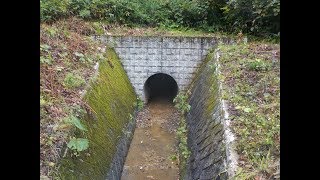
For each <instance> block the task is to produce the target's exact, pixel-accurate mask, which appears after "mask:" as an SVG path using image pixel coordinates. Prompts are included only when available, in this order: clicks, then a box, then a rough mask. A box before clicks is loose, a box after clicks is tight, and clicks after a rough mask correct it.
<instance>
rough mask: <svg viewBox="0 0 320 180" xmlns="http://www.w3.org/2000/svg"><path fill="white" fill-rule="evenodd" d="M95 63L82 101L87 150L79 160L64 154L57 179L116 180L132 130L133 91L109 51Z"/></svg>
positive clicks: (119, 174) (76, 133)
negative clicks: (85, 110) (95, 70)
mask: <svg viewBox="0 0 320 180" xmlns="http://www.w3.org/2000/svg"><path fill="white" fill-rule="evenodd" d="M106 55H107V58H106V59H105V60H103V61H100V63H99V70H98V71H99V74H98V75H97V77H96V78H95V80H94V81H93V82H91V85H90V88H89V89H88V91H87V93H86V95H85V97H84V100H85V102H86V103H87V104H88V105H89V107H90V113H87V115H86V117H85V118H84V119H83V120H82V122H83V123H84V124H85V125H86V127H87V129H88V131H87V132H75V136H76V137H82V138H87V139H88V140H89V149H88V150H86V151H85V152H81V155H80V156H79V157H74V156H71V153H70V151H69V153H67V155H66V157H65V158H63V159H62V160H61V163H60V168H59V172H60V178H61V179H68V180H72V179H76V180H80V179H94V180H105V179H120V176H121V171H122V168H123V164H124V160H125V157H126V154H127V151H128V147H129V144H130V142H131V138H132V134H133V130H134V126H135V121H134V118H135V105H134V103H135V101H136V97H137V96H136V94H135V92H134V89H133V87H132V85H131V83H130V81H129V79H128V77H127V75H126V73H125V71H124V69H123V67H122V65H121V63H120V61H119V58H118V56H117V54H116V52H115V51H114V50H113V49H107V50H106Z"/></svg>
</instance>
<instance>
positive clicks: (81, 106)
mask: <svg viewBox="0 0 320 180" xmlns="http://www.w3.org/2000/svg"><path fill="white" fill-rule="evenodd" d="M94 33H95V29H94V28H93V27H92V26H91V25H90V24H89V23H88V22H84V21H83V20H79V19H76V18H70V19H67V20H63V21H57V22H55V23H53V24H46V23H42V24H41V26H40V120H41V121H40V177H41V178H42V179H51V178H52V175H53V173H54V171H55V170H56V169H57V163H58V160H59V159H60V158H61V157H62V156H64V153H63V151H64V147H65V146H66V145H67V147H68V148H69V149H70V150H71V151H72V152H73V154H74V155H76V156H78V155H79V154H80V153H81V152H82V151H85V150H86V149H87V148H88V147H89V146H90V143H89V142H88V140H86V139H85V138H80V137H77V136H74V135H72V136H71V135H70V134H72V133H70V132H72V131H74V130H76V129H78V130H79V131H80V132H82V133H86V127H85V126H84V125H83V123H82V122H81V120H80V119H81V118H82V117H83V115H84V113H85V112H86V108H87V107H88V106H87V104H86V103H85V102H83V101H82V100H81V99H82V95H83V94H84V92H85V84H86V83H87V82H89V79H90V78H91V76H92V75H93V74H94V71H95V70H94V68H93V66H94V64H95V63H96V62H98V61H99V60H100V59H102V57H103V53H102V51H101V50H99V49H102V48H103V47H102V46H101V47H100V45H99V44H98V43H96V42H94V41H92V40H91V39H90V38H88V37H87V35H90V34H94Z"/></svg>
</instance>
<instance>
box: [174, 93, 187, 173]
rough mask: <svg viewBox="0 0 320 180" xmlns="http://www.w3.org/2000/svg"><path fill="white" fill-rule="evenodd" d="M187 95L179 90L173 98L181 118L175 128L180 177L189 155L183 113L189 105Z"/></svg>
mask: <svg viewBox="0 0 320 180" xmlns="http://www.w3.org/2000/svg"><path fill="white" fill-rule="evenodd" d="M187 100H188V96H187V95H186V94H184V93H182V92H180V93H179V94H178V95H177V96H176V97H175V98H174V100H173V102H174V103H175V107H176V108H177V109H178V110H179V111H180V113H181V118H180V122H179V128H178V129H177V132H176V133H177V138H178V141H179V154H178V159H179V166H180V167H179V169H180V177H181V178H183V177H184V176H185V171H186V164H187V161H188V159H189V157H190V155H191V151H190V150H189V148H188V145H187V139H188V138H187V133H188V132H187V123H186V119H185V113H187V112H188V111H189V110H190V108H191V106H190V105H189V104H188V101H187ZM171 159H176V156H172V157H171Z"/></svg>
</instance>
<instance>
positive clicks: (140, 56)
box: [61, 37, 237, 180]
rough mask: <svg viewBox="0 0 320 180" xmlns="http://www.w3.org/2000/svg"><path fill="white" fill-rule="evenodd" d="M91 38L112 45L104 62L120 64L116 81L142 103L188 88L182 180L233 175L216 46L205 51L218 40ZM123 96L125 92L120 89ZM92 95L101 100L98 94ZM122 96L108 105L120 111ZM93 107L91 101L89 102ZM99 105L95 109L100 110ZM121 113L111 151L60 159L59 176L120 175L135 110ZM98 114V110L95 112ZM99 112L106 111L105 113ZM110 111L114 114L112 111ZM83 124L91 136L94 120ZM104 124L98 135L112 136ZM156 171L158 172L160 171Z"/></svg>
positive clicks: (104, 145) (113, 177)
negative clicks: (186, 150)
mask: <svg viewBox="0 0 320 180" xmlns="http://www.w3.org/2000/svg"><path fill="white" fill-rule="evenodd" d="M95 39H96V40H100V41H102V42H103V43H106V46H107V47H110V46H112V47H113V49H114V50H115V51H114V53H113V55H112V56H114V55H115V52H116V54H117V55H116V56H117V58H113V59H112V60H110V59H107V60H106V61H109V64H110V62H111V63H117V62H113V61H119V62H121V64H122V67H121V68H122V71H123V72H121V73H124V75H123V74H122V75H117V76H116V77H118V80H119V78H124V79H128V80H130V84H131V85H130V86H131V88H133V89H134V90H135V93H136V94H137V95H138V96H139V97H140V98H141V99H143V100H145V102H147V101H148V100H149V99H152V98H156V97H163V96H167V97H168V98H169V99H171V100H172V99H173V98H174V96H176V95H177V93H178V91H180V92H181V91H184V92H186V91H189V92H190V95H189V104H190V105H191V110H190V111H189V112H188V113H187V115H186V122H187V129H188V134H187V136H188V147H189V148H190V150H191V156H190V158H189V160H188V162H187V166H186V169H185V175H184V177H183V178H184V179H187V180H189V179H190V180H191V179H230V178H231V177H232V176H233V175H234V173H235V169H236V161H237V156H236V154H235V152H234V150H233V147H232V146H233V144H232V142H233V140H234V138H233V135H232V134H231V132H230V130H229V129H228V113H227V109H226V106H225V102H223V101H222V100H221V95H220V84H219V81H218V78H217V77H218V74H219V62H218V60H219V52H218V51H217V50H215V51H210V49H212V48H214V47H216V45H217V44H218V43H219V40H218V39H215V38H180V37H160V38H156V37H108V38H106V37H95ZM220 43H232V42H230V40H228V39H224V40H220ZM111 54H112V53H111ZM107 56H110V53H109V54H108V53H107ZM99 71H103V69H102V68H100V69H99ZM111 71H112V70H111ZM100 75H101V76H108V75H110V74H104V73H100ZM126 76H127V77H126ZM107 79H109V78H107ZM155 82H158V83H155ZM159 82H160V83H159ZM161 83H163V84H161ZM159 84H160V85H161V86H159ZM164 87H167V88H164ZM117 88H118V89H117ZM112 91H131V90H130V87H128V88H125V89H124V90H123V87H121V86H120V87H115V88H114V89H113V90H112ZM124 94H126V92H123V95H124ZM129 94H130V93H129ZM119 95H120V94H119ZM96 96H97V98H101V99H105V97H104V96H103V93H101V92H100V93H98V95H96ZM125 99H126V97H118V99H115V100H113V101H114V102H111V101H110V103H111V104H114V106H115V108H120V109H121V106H122V105H126V104H124V101H125ZM92 106H94V105H93V104H92ZM98 106H99V105H98ZM98 106H97V108H96V109H95V110H96V111H104V110H103V108H99V107H98ZM109 106H110V104H109ZM127 106H129V105H127ZM124 112H126V113H129V114H131V115H130V116H126V117H121V118H122V119H121V121H122V122H124V123H121V124H117V122H115V123H116V124H115V127H117V128H120V129H122V133H120V134H121V136H119V138H115V140H114V144H115V147H114V148H113V149H112V148H111V149H112V150H108V152H109V154H111V155H109V156H104V155H103V153H104V152H103V151H101V150H99V151H95V150H94V149H93V150H92V151H91V153H96V154H97V155H96V156H95V158H97V157H103V158H105V159H104V160H95V161H93V160H91V159H90V158H92V157H86V158H82V159H81V162H78V161H79V160H78V159H75V158H65V160H64V161H62V162H65V163H62V165H61V167H62V168H61V174H62V175H61V177H62V179H110V180H117V179H121V175H122V172H123V167H124V163H125V161H126V157H127V154H128V149H129V148H130V143H131V140H132V138H133V134H134V130H135V127H136V115H137V113H136V111H135V110H134V109H130V108H128V107H126V109H125V110H124ZM124 112H123V113H124ZM97 113H98V114H99V112H97ZM100 113H101V114H106V113H105V112H100ZM117 113H119V112H117ZM120 113H121V112H120ZM114 115H115V116H117V114H116V113H115V114H114ZM103 117H104V118H103ZM99 121H101V122H100V123H101V126H105V125H104V123H106V122H107V121H113V119H110V118H107V117H106V116H105V115H102V118H100V119H99ZM87 123H88V124H87V125H88V127H89V133H91V134H92V137H94V134H95V133H98V132H97V131H96V130H97V127H95V126H94V123H93V122H87ZM98 123H99V122H98ZM90 127H92V129H90ZM105 127H106V129H102V130H105V131H108V132H109V131H111V133H107V134H104V135H102V137H105V141H108V139H112V137H108V136H112V134H114V133H112V131H113V128H112V127H113V126H107V125H106V126H105ZM159 133H161V132H159ZM89 140H90V139H89ZM92 142H94V144H96V145H97V146H99V147H100V148H101V149H104V148H105V149H110V147H108V146H110V143H103V142H101V143H100V142H98V141H96V140H95V139H92ZM99 154H101V155H99ZM112 154H113V155H112ZM166 158H167V157H166ZM66 162H68V163H66ZM93 162H97V163H93ZM79 164H81V166H82V167H81V168H79V167H78V166H77V165H79ZM93 166H96V167H93ZM85 168H86V169H85ZM97 171H99V173H97ZM159 171H161V170H160V169H159ZM148 178H151V179H152V178H154V179H157V177H156V176H152V175H150V174H146V176H145V179H148ZM140 179H141V178H140ZM158 179H159V178H158ZM162 179H163V178H162Z"/></svg>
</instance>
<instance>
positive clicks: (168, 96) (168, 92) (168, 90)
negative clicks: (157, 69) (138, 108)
mask: <svg viewBox="0 0 320 180" xmlns="http://www.w3.org/2000/svg"><path fill="white" fill-rule="evenodd" d="M177 93H178V85H177V82H176V81H175V80H174V79H173V77H171V76H170V75H168V74H164V73H158V74H154V75H152V76H150V77H149V78H148V79H147V81H146V82H145V84H144V94H145V99H146V102H147V103H149V102H151V101H157V100H166V101H169V102H172V101H173V99H174V98H175V97H176V95H177Z"/></svg>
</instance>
